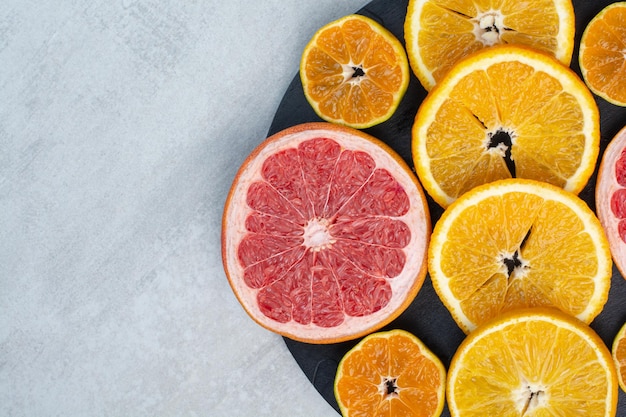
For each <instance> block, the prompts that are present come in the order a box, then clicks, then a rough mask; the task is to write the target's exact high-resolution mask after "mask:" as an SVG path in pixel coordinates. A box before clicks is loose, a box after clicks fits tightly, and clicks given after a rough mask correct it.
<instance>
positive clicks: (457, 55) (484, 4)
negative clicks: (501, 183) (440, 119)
mask: <svg viewBox="0 0 626 417" xmlns="http://www.w3.org/2000/svg"><path fill="white" fill-rule="evenodd" d="M574 32H575V25H574V8H573V7H572V2H571V1H570V0H527V1H523V2H522V1H518V0H498V1H493V0H410V1H409V6H408V9H407V14H406V19H405V25H404V38H405V43H406V48H407V53H408V56H409V62H410V64H411V68H412V70H413V72H414V73H415V75H416V76H417V78H418V79H419V80H420V82H421V83H422V85H423V86H424V88H425V89H426V90H430V89H431V88H432V87H434V86H435V85H436V84H437V83H438V82H439V81H440V80H441V79H442V78H443V77H444V76H445V74H446V73H447V72H448V71H450V69H451V68H452V67H453V66H454V65H455V64H456V63H457V62H458V61H460V60H461V59H462V58H463V57H465V56H467V55H469V54H471V53H472V52H475V51H478V50H480V49H484V48H488V47H491V46H493V45H498V44H516V45H526V46H529V47H532V48H533V49H539V50H542V51H545V52H546V53H549V54H551V55H553V56H554V57H556V58H557V59H558V60H559V61H561V62H562V63H563V64H565V65H569V63H570V61H571V59H572V51H573V50H574Z"/></svg>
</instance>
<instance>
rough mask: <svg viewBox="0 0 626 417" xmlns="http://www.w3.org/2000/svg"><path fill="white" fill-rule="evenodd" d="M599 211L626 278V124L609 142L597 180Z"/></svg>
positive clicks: (616, 261)
mask: <svg viewBox="0 0 626 417" xmlns="http://www.w3.org/2000/svg"><path fill="white" fill-rule="evenodd" d="M596 212H597V213H598V218H599V219H600V223H602V227H603V228H604V231H605V233H606V236H607V238H608V240H609V245H610V248H611V253H612V254H613V261H615V265H616V266H617V269H618V270H619V271H620V273H621V274H622V277H624V278H626V126H624V127H623V128H622V130H621V131H619V132H618V133H617V135H615V137H614V138H613V139H612V140H611V141H610V142H609V144H608V146H607V147H606V150H605V151H604V154H603V156H602V162H601V163H600V168H599V170H598V178H597V180H596Z"/></svg>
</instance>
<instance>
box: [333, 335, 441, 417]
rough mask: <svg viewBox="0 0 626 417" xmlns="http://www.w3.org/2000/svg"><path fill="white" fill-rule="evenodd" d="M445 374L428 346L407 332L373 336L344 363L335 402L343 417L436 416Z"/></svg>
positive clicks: (363, 342) (359, 345) (345, 358)
mask: <svg viewBox="0 0 626 417" xmlns="http://www.w3.org/2000/svg"><path fill="white" fill-rule="evenodd" d="M445 384H446V371H445V368H444V366H443V364H442V363H441V361H440V360H439V358H438V357H437V356H436V355H435V354H433V353H432V352H431V351H430V350H429V349H428V347H426V345H424V343H423V342H422V341H421V340H419V339H418V338H417V337H416V336H414V335H413V334H411V333H409V332H407V331H405V330H399V329H396V330H390V331H387V332H378V333H373V334H370V335H369V336H367V337H365V338H364V339H363V340H361V341H360V342H359V343H358V344H357V345H356V346H355V347H353V348H352V349H351V350H350V351H349V352H348V353H347V354H346V355H345V356H344V357H343V359H342V360H341V362H339V366H338V368H337V374H336V377H335V385H334V389H335V398H336V399H337V403H338V405H339V409H340V410H341V414H342V415H343V416H344V417H350V416H360V417H367V416H372V417H374V416H389V417H392V416H407V417H408V416H415V417H437V416H439V415H440V414H441V412H442V410H443V406H444V399H445Z"/></svg>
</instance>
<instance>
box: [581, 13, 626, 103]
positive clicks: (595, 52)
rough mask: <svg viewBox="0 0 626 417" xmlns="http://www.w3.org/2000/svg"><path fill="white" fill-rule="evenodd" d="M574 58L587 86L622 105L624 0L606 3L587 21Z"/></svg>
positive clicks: (625, 98) (625, 97)
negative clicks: (606, 4)
mask: <svg viewBox="0 0 626 417" xmlns="http://www.w3.org/2000/svg"><path fill="white" fill-rule="evenodd" d="M578 61H579V64H580V70H581V73H582V75H583V79H584V80H585V82H586V83H587V85H588V86H589V89H590V90H591V91H593V92H594V93H595V94H597V95H598V96H600V97H602V98H603V99H605V100H607V101H608V102H609V103H612V104H615V105H617V106H626V2H625V1H622V2H616V3H613V4H610V5H608V6H606V7H605V8H604V9H602V10H601V11H600V12H599V13H598V14H597V15H596V16H594V18H593V19H591V21H590V22H589V24H588V25H587V27H586V28H585V31H584V32H583V35H582V38H581V41H580V51H579V54H578Z"/></svg>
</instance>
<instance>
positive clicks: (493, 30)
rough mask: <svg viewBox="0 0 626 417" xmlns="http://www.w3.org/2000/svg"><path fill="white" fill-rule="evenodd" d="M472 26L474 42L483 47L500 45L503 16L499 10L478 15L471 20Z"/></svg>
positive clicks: (503, 27)
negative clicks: (476, 41)
mask: <svg viewBox="0 0 626 417" xmlns="http://www.w3.org/2000/svg"><path fill="white" fill-rule="evenodd" d="M471 21H472V23H473V24H474V36H476V40H478V41H479V42H481V43H482V44H483V45H485V46H493V45H496V44H499V43H501V40H500V38H501V33H502V32H504V30H505V26H504V16H503V15H502V12H500V10H494V9H491V10H488V11H486V12H483V13H479V14H478V16H476V17H475V18H473V19H471Z"/></svg>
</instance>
